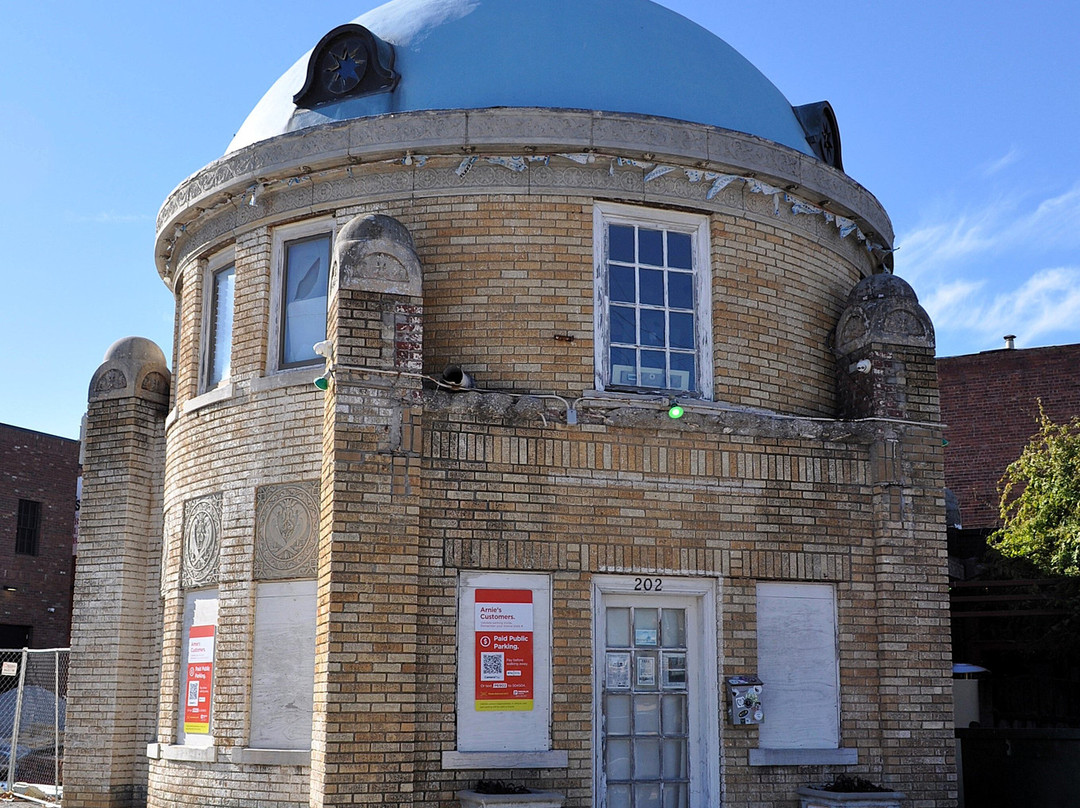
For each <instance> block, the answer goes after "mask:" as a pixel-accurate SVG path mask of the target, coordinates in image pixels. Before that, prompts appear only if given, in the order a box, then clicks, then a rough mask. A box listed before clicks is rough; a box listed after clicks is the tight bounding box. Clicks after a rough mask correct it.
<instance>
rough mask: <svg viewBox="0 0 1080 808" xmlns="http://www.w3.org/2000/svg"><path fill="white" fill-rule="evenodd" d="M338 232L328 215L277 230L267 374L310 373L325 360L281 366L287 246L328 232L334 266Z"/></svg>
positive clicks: (272, 257) (273, 242) (273, 247)
mask: <svg viewBox="0 0 1080 808" xmlns="http://www.w3.org/2000/svg"><path fill="white" fill-rule="evenodd" d="M336 232H337V224H336V222H335V221H334V220H333V219H331V218H329V217H326V216H323V217H320V218H318V219H311V220H308V221H304V222H298V223H296V224H286V225H281V226H279V227H275V228H274V230H273V235H272V239H271V251H270V268H271V269H270V312H269V314H270V318H269V322H268V324H267V340H266V373H267V374H268V375H269V374H274V373H288V372H289V371H291V370H297V369H298V368H300V369H304V370H310V368H311V367H315V366H317V365H318V364H319V363H320V362H321V361H322V360H321V359H320V358H316V360H313V361H312V363H311V366H310V367H309V366H308V365H302V366H296V367H290V368H282V367H281V328H282V324H281V297H282V295H283V294H284V292H283V286H284V283H285V244H286V242H289V241H296V240H298V239H303V238H308V237H309V236H318V235H320V234H323V233H325V234H327V235H329V236H330V259H331V264H333V257H334V235H335V234H336ZM327 271H328V272H331V273H332V272H333V266H330V267H328V268H327ZM328 277H329V276H328ZM331 283H332V280H331ZM326 302H327V306H329V305H330V296H329V290H328V293H327V298H326ZM316 375H318V374H316ZM312 378H314V377H312Z"/></svg>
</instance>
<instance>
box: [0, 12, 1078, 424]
mask: <svg viewBox="0 0 1080 808" xmlns="http://www.w3.org/2000/svg"><path fill="white" fill-rule="evenodd" d="M663 4H664V5H667V6H668V7H670V8H672V9H674V10H675V11H678V12H680V13H682V14H684V15H685V16H687V17H689V18H690V19H692V20H694V21H696V22H698V23H700V24H701V25H703V26H705V27H706V28H708V29H710V30H711V31H713V32H714V33H716V34H718V35H719V36H720V37H722V38H723V39H725V40H726V41H727V42H728V43H729V44H731V45H732V46H733V47H735V48H736V49H737V50H739V51H740V52H741V53H742V54H743V55H744V56H746V57H747V58H748V59H749V60H750V61H751V62H753V63H754V64H755V65H757V67H758V68H759V69H760V70H761V71H762V72H763V73H764V74H765V75H766V76H768V77H769V78H770V79H771V80H772V81H773V83H775V84H776V85H777V86H778V87H779V88H780V90H781V91H782V92H783V93H784V94H785V95H786V96H787V98H788V100H789V101H791V102H792V103H793V104H804V103H809V102H812V101H819V100H823V99H827V100H828V101H830V102H831V103H832V105H833V108H834V109H835V110H836V113H837V118H838V120H839V124H840V131H841V134H842V137H843V148H844V165H845V168H846V169H847V172H848V173H849V174H850V175H851V176H852V177H854V178H855V179H856V180H857V181H859V182H860V183H862V184H863V185H865V186H866V187H867V188H868V189H869V190H870V191H871V192H873V193H874V194H875V195H876V196H877V197H878V199H880V200H881V202H882V204H883V205H884V206H885V208H886V210H887V211H888V212H889V214H890V216H891V217H892V221H893V225H894V227H895V229H896V234H897V239H896V243H897V247H898V250H897V253H896V273H897V274H898V275H900V276H902V277H904V278H905V279H907V280H908V281H909V282H910V283H911V284H912V285H913V286H914V287H915V290H916V292H917V293H918V294H919V297H920V300H921V302H922V303H923V305H924V306H925V307H926V308H927V310H928V311H929V312H930V314H931V316H932V317H933V319H934V323H935V326H936V328H937V335H938V354H939V355H942V356H951V355H956V354H964V353H973V352H977V351H983V350H992V349H996V348H999V347H1001V346H1002V345H1003V343H1002V339H1001V338H1002V336H1003V335H1005V334H1008V333H1012V334H1016V335H1017V337H1018V338H1017V347H1019V348H1029V347H1037V346H1042V345H1059V344H1066V343H1075V342H1080V137H1078V131H1077V130H1078V128H1080V48H1078V47H1077V42H1080V6H1077V5H1076V4H1075V3H1073V2H1067V0H1042V1H1041V2H1038V1H1037V2H1034V3H1031V4H1026V5H1021V4H1018V3H1015V2H1003V0H979V1H976V0H936V2H930V1H929V0H906V1H905V2H903V3H867V2H865V1H864V0H860V1H859V2H856V1H855V0H851V1H850V2H825V3H816V4H811V3H805V2H799V3H796V2H789V1H788V0H777V1H776V2H772V3H768V4H765V3H735V2H728V0H663ZM375 5H378V3H377V2H371V1H370V0H352V1H351V2H342V0H324V2H322V3H318V4H306V3H305V4H301V3H296V2H285V1H284V0H258V2H256V1H255V0H232V1H231V2H227V3H221V2H217V3H209V2H204V1H203V0H192V2H188V3H184V4H178V3H169V4H166V3H145V2H127V0H114V1H112V2H110V0H104V2H101V3H86V2H60V1H58V0H40V2H35V3H16V2H13V0H9V2H5V3H4V4H3V7H2V8H3V20H4V23H3V26H0V111H2V118H0V156H2V159H3V165H4V170H3V174H2V175H0V183H2V184H0V243H2V244H4V245H5V247H6V249H4V250H3V252H2V253H0V279H2V280H3V289H4V292H3V294H2V295H0V422H4V423H10V424H16V425H19V426H24V427H27V428H30V429H37V430H40V431H43V432H51V433H54V434H59V435H66V436H69V437H77V435H78V426H79V418H80V416H81V414H82V412H83V411H84V410H85V402H86V388H87V385H88V384H89V380H90V376H91V374H92V373H93V372H94V369H95V368H96V367H97V366H98V365H99V364H100V362H101V360H102V357H103V355H104V353H105V350H106V349H107V348H108V346H109V345H110V344H111V343H112V342H113V341H114V340H116V339H119V338H121V337H125V336H129V335H139V336H145V337H149V338H150V339H153V340H154V341H155V342H157V343H158V344H159V345H161V346H162V348H163V349H164V350H165V352H166V355H169V354H170V346H171V340H172V301H171V296H170V294H169V293H168V291H167V289H166V288H165V286H164V284H162V283H161V281H160V280H159V279H158V276H157V273H156V270H155V268H154V261H153V240H154V218H155V216H156V214H157V210H158V208H159V206H160V205H161V203H162V202H163V201H164V199H165V197H166V196H167V195H168V194H169V192H170V191H171V190H172V189H173V188H174V187H175V186H176V185H177V184H179V183H180V181H181V180H183V179H184V178H185V177H187V176H188V175H189V174H192V173H193V172H195V171H197V170H198V169H199V168H201V167H202V166H204V165H206V164H207V163H209V162H211V161H212V160H214V159H215V158H217V157H219V156H220V155H221V154H222V153H223V152H224V150H225V147H226V146H227V145H228V143H229V140H230V139H231V138H232V135H233V133H235V132H236V130H237V128H238V127H239V126H240V124H241V123H242V122H243V120H244V118H245V117H246V115H247V113H248V112H249V111H250V109H251V108H252V107H253V106H254V105H255V103H256V102H257V101H258V100H259V98H260V97H261V96H262V94H263V93H264V92H265V91H266V90H267V89H268V88H269V87H270V85H271V84H272V83H273V82H274V80H275V79H277V77H278V76H279V75H280V74H281V73H283V72H284V71H285V70H286V69H287V68H288V67H289V66H290V65H292V63H293V62H294V61H295V60H296V59H297V58H299V57H300V56H301V55H302V54H303V53H304V52H305V51H306V50H307V49H308V48H310V47H311V46H312V45H314V44H315V43H316V42H317V41H318V40H319V38H320V37H321V36H322V35H323V34H325V33H326V32H327V31H329V30H330V29H331V28H333V27H335V26H337V25H340V24H341V23H344V22H349V21H350V20H352V19H353V18H355V17H356V16H358V15H360V14H362V13H363V12H365V11H367V10H368V9H370V8H372V7H374V6H375ZM521 7H522V14H521V17H520V19H512V20H508V21H507V34H506V35H507V36H512V37H520V38H521V40H522V42H523V45H525V44H527V41H528V3H526V2H522V3H521ZM643 58H655V57H654V56H653V55H649V54H645V55H643ZM669 78H670V77H669Z"/></svg>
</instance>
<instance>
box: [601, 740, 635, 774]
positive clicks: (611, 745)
mask: <svg viewBox="0 0 1080 808" xmlns="http://www.w3.org/2000/svg"><path fill="white" fill-rule="evenodd" d="M630 745H631V744H630V741H620V740H613V739H610V738H609V739H608V741H607V749H606V750H605V753H604V770H605V771H606V772H607V777H608V780H629V779H630V776H631V772H630Z"/></svg>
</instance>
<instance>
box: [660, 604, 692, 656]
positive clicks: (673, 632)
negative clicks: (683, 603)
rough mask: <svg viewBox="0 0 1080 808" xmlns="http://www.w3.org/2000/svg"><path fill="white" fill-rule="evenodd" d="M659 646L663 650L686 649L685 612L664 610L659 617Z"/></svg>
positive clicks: (681, 610) (682, 610)
mask: <svg viewBox="0 0 1080 808" xmlns="http://www.w3.org/2000/svg"><path fill="white" fill-rule="evenodd" d="M660 639H661V642H660V644H661V645H662V646H663V647H664V648H685V647H686V611H685V610H684V609H664V610H663V611H662V612H661V617H660Z"/></svg>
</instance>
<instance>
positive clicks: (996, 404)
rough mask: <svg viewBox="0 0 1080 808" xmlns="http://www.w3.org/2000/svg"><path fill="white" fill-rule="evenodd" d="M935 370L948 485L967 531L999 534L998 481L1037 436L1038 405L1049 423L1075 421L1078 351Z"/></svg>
mask: <svg viewBox="0 0 1080 808" xmlns="http://www.w3.org/2000/svg"><path fill="white" fill-rule="evenodd" d="M937 366H938V384H939V387H940V390H941V420H942V421H943V422H944V423H945V425H946V428H945V439H946V440H947V441H948V442H949V444H948V446H946V447H945V484H946V485H947V486H948V487H949V488H950V489H952V491H953V493H954V494H956V496H957V498H958V499H959V501H960V515H961V519H962V521H963V525H964V527H965V528H966V529H972V528H991V527H996V526H997V524H998V500H999V496H998V490H997V483H998V480H999V479H1001V475H1002V474H1003V473H1004V471H1005V468H1006V466H1008V465H1009V463H1011V462H1012V461H1013V460H1015V459H1016V458H1017V457H1018V456H1019V455H1020V452H1021V451H1022V450H1023V448H1024V446H1025V445H1026V444H1027V443H1028V441H1029V440H1030V438H1031V436H1032V435H1033V434H1034V433H1035V432H1036V431H1037V430H1038V417H1039V399H1042V403H1043V408H1044V409H1045V411H1046V414H1047V415H1049V416H1050V418H1051V419H1052V420H1054V421H1057V422H1062V421H1067V420H1069V419H1070V418H1072V417H1073V416H1074V415H1080V345H1061V346H1056V347H1051V348H1030V349H1027V350H999V351H985V352H983V353H978V354H970V355H968V356H950V357H945V358H942V359H938V361H937Z"/></svg>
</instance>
